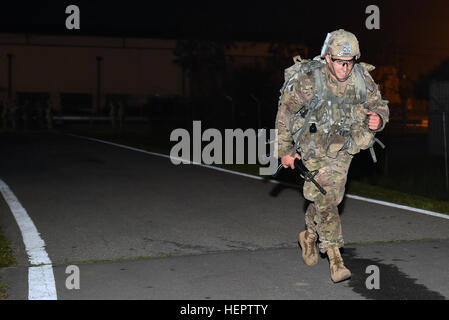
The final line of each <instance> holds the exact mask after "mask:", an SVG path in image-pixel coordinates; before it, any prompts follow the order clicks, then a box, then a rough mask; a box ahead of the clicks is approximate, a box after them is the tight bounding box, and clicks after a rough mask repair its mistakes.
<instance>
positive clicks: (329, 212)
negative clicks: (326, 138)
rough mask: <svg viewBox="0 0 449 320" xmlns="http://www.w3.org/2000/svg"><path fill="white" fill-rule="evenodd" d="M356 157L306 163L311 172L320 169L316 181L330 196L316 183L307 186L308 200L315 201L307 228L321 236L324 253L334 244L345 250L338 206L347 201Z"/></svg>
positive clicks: (309, 183)
mask: <svg viewBox="0 0 449 320" xmlns="http://www.w3.org/2000/svg"><path fill="white" fill-rule="evenodd" d="M352 158H353V156H352V155H350V154H346V155H343V156H341V157H339V158H338V159H332V158H329V157H324V158H322V159H309V160H307V161H304V165H305V166H306V167H307V168H308V169H309V170H316V169H318V170H319V171H318V174H317V175H316V176H315V180H316V181H317V182H318V183H319V184H320V185H321V186H322V187H323V188H324V190H326V195H323V194H322V193H321V192H320V191H319V190H318V188H317V187H315V185H314V184H313V183H312V182H305V183H304V188H303V192H304V198H306V199H307V200H309V201H312V203H310V204H309V206H308V208H307V210H306V215H305V221H306V226H307V229H308V230H309V232H313V233H315V234H318V236H319V239H320V244H319V248H320V251H321V252H322V253H325V252H326V251H327V249H328V247H329V246H330V245H336V246H338V247H343V244H344V242H343V236H342V228H341V223H340V215H339V213H338V208H337V207H338V205H339V204H340V203H341V201H342V200H343V196H344V193H345V184H346V179H347V175H348V170H349V165H350V164H351V160H352Z"/></svg>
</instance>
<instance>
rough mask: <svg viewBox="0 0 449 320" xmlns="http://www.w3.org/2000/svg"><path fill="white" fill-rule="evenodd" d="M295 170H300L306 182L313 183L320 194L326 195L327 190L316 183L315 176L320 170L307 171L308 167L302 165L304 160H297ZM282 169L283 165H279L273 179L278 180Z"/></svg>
mask: <svg viewBox="0 0 449 320" xmlns="http://www.w3.org/2000/svg"><path fill="white" fill-rule="evenodd" d="M294 163H295V169H298V170H299V174H300V176H301V177H302V178H303V179H304V180H305V181H310V182H312V183H313V184H314V185H315V186H316V187H317V188H318V190H320V192H321V193H322V194H323V195H326V190H324V189H323V187H322V186H320V184H319V183H318V182H316V180H315V176H316V175H317V174H318V170H313V171H310V170H309V169H307V167H306V166H305V165H304V163H302V160H300V159H298V158H295V162H294ZM281 168H283V165H282V163H281V164H279V166H278V168H277V170H276V172H275V173H274V174H273V178H276V176H277V175H278V174H279V172H280V171H281Z"/></svg>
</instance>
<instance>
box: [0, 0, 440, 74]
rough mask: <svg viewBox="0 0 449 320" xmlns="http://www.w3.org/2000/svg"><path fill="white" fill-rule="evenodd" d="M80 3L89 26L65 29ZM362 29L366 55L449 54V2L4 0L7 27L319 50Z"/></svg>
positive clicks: (429, 62)
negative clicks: (374, 22)
mask: <svg viewBox="0 0 449 320" xmlns="http://www.w3.org/2000/svg"><path fill="white" fill-rule="evenodd" d="M69 4H76V5H78V6H79V8H80V12H81V29H80V30H67V29H65V19H66V17H67V14H66V13H65V8H66V7H67V6H68V5H69ZM370 4H375V5H377V6H378V7H379V9H380V30H368V29H367V28H366V27H365V20H366V19H367V17H368V14H366V13H365V9H366V7H367V6H368V5H370ZM339 28H344V29H346V30H349V31H351V32H353V33H354V34H356V35H357V37H358V38H359V40H360V46H361V50H362V60H368V61H371V60H373V59H374V60H379V56H380V57H381V59H384V60H387V61H386V62H388V63H392V64H393V63H399V62H400V61H398V60H401V57H402V56H407V57H414V59H416V61H418V63H420V62H419V61H420V59H421V60H422V59H425V60H426V61H424V64H426V68H430V67H431V66H435V65H436V64H438V63H439V62H440V61H441V60H443V59H444V58H445V57H446V58H447V57H449V37H448V34H449V2H448V1H446V0H428V1H422V0H419V1H417V0H412V1H365V0H362V1H360V0H352V1H338V2H335V3H332V2H318V1H283V2H279V1H276V2H256V1H250V2H247V1H221V2H216V1H209V2H205V1H183V2H181V1H176V2H172V1H160V2H155V1H115V2H113V1H75V0H72V1H66V0H59V1H34V2H31V1H20V0H19V1H11V2H9V3H2V9H1V12H0V32H27V33H47V34H48V33H50V34H63V35H102V36H136V37H154V38H171V39H206V40H214V41H219V40H231V41H237V40H249V41H272V42H281V41H285V42H299V43H304V44H306V45H307V46H309V48H310V52H311V54H313V55H315V54H318V53H319V51H320V49H321V46H322V43H323V40H324V38H325V36H326V34H327V32H330V31H333V30H336V29H339Z"/></svg>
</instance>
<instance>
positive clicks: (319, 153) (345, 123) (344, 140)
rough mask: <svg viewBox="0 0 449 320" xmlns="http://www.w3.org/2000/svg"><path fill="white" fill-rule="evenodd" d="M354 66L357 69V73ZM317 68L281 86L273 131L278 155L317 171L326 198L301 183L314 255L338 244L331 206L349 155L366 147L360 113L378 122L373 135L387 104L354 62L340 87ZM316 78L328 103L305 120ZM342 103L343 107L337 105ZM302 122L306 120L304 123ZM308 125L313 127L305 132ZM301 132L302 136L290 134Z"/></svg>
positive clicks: (338, 197) (368, 136) (368, 137)
mask: <svg viewBox="0 0 449 320" xmlns="http://www.w3.org/2000/svg"><path fill="white" fill-rule="evenodd" d="M356 66H357V67H356ZM355 68H358V70H359V71H358V75H357V73H356V72H355V71H354V69H355ZM317 69H318V70H317V72H315V73H314V72H309V73H303V74H299V75H298V77H297V78H296V79H295V80H293V81H291V82H289V83H288V84H287V85H286V86H285V88H283V91H282V95H281V99H280V101H279V109H278V113H277V117H276V128H277V130H278V148H279V149H278V151H279V153H278V155H279V157H283V156H285V155H288V154H290V155H292V156H293V155H294V154H295V153H296V152H298V153H299V154H300V155H301V158H302V160H303V162H304V165H305V166H306V167H307V168H308V169H309V170H315V169H318V170H319V173H318V174H317V176H316V177H315V179H316V180H317V182H318V183H319V184H320V185H321V186H322V187H323V188H324V189H325V190H326V192H327V194H326V195H323V194H322V193H321V192H320V191H319V190H318V189H317V188H316V187H315V186H314V185H313V184H312V183H311V182H305V183H304V189H303V192H304V197H305V198H306V199H307V200H310V201H312V203H311V204H310V205H309V206H308V208H307V210H306V214H305V221H306V225H307V229H308V232H310V233H313V234H318V236H319V239H320V245H319V248H320V251H321V252H322V253H325V252H326V251H327V249H328V248H329V247H330V246H338V247H342V246H343V236H342V230H341V223H340V216H339V213H338V208H337V206H338V205H339V204H340V202H341V201H342V199H343V196H344V192H345V184H346V179H347V174H348V170H349V166H350V164H351V160H352V158H353V156H354V154H356V153H358V152H359V151H360V150H361V149H366V148H368V147H369V146H370V145H372V141H373V140H372V139H373V136H374V131H371V130H370V129H369V128H368V126H367V124H366V111H367V110H368V109H369V110H372V111H374V112H375V113H377V114H378V115H379V116H380V118H381V121H382V123H381V125H380V127H379V128H378V129H377V130H376V131H375V132H377V131H381V130H383V128H384V127H385V125H386V123H387V122H388V117H389V110H388V106H387V103H388V101H386V100H383V99H382V97H381V94H380V92H379V90H378V86H377V85H376V83H375V82H374V80H373V79H372V78H371V76H370V75H369V71H371V70H372V69H374V67H373V66H371V65H368V64H364V63H360V64H358V65H357V64H355V65H354V67H353V70H352V72H351V74H350V76H349V78H348V79H347V81H346V82H345V83H344V84H343V83H340V82H338V81H336V80H335V79H334V78H332V77H331V74H330V71H329V70H328V67H327V64H325V63H322V64H321V66H319V67H318V68H317ZM360 75H363V77H362V78H363V80H364V85H365V86H366V91H364V92H366V95H365V96H364V98H365V99H363V100H364V103H363V102H362V101H361V100H360V99H359V98H360V95H362V94H360V92H359V91H360V90H358V85H357V81H360V78H361V77H360ZM318 76H319V79H320V80H319V81H320V83H321V84H322V86H323V88H324V91H325V92H326V94H327V96H326V99H328V100H326V99H325V100H326V101H324V102H325V103H321V105H320V106H319V107H317V108H316V110H315V111H314V114H313V116H311V117H309V118H307V117H305V115H304V113H305V112H310V110H308V111H307V108H308V107H309V106H310V104H311V101H312V99H313V98H314V97H315V96H316V92H317V88H315V87H316V79H315V78H316V77H318ZM358 78H359V79H358ZM343 99H347V100H345V101H346V102H349V103H345V102H342V101H343ZM331 101H332V102H331ZM348 115H350V116H348ZM306 119H309V121H308V123H306ZM311 122H313V125H314V126H315V128H316V129H314V130H311V129H309V126H311ZM301 128H303V129H304V131H303V134H302V135H301V136H299V137H298V136H295V133H296V132H298V131H299V130H300V129H301ZM343 129H344V130H343Z"/></svg>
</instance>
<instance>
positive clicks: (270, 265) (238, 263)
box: [0, 133, 449, 301]
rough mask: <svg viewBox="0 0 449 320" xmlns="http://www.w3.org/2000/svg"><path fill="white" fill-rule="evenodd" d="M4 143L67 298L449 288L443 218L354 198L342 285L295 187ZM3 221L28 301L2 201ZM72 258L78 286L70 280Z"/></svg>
mask: <svg viewBox="0 0 449 320" xmlns="http://www.w3.org/2000/svg"><path fill="white" fill-rule="evenodd" d="M0 150H1V152H2V157H0V179H2V180H3V181H4V182H5V183H7V184H8V185H9V187H10V188H11V190H12V191H13V192H14V194H15V195H16V196H17V198H18V199H19V201H20V203H21V204H22V206H23V207H24V208H25V209H26V210H27V212H28V214H29V216H30V217H31V219H32V220H33V222H34V224H35V225H36V228H37V230H38V231H39V233H40V235H41V237H42V239H43V240H44V241H45V243H46V251H47V252H48V255H49V257H50V259H51V261H52V263H53V271H54V275H55V279H56V289H57V296H58V299H61V300H71V299H138V300H143V299H169V300H171V299H175V300H178V299H199V300H204V301H208V300H215V299H217V300H218V299H224V300H227V299H261V300H279V299H285V300H304V299H320V300H321V299H347V300H363V299H446V300H447V299H448V298H449V267H448V266H449V220H447V219H442V218H438V217H432V216H427V215H424V214H419V213H415V212H411V211H407V210H402V209H397V208H392V207H387V206H382V205H377V204H372V203H368V202H364V201H359V200H353V199H348V198H346V199H345V201H344V203H343V205H342V213H341V218H342V225H343V234H344V238H345V242H346V246H345V248H344V252H343V258H344V260H345V264H346V265H347V267H348V268H349V269H350V270H351V271H352V274H353V276H352V278H351V279H350V280H347V281H344V282H342V283H339V284H334V283H333V282H332V281H331V279H330V275H329V265H328V261H327V259H326V258H324V257H321V259H320V261H319V263H318V265H316V266H314V267H307V266H306V265H304V263H303V262H302V260H301V258H300V254H301V250H300V249H299V248H298V245H297V242H296V235H297V233H298V232H299V231H302V230H303V229H304V214H303V212H304V206H305V204H304V199H303V197H302V196H301V191H300V190H299V189H296V188H291V187H287V186H281V185H277V184H273V183H269V182H264V181H259V180H253V179H250V178H247V177H242V176H237V175H232V174H229V173H224V172H219V171H215V170H212V169H208V168H204V167H199V166H194V165H180V166H175V165H173V164H172V163H171V162H170V161H169V160H168V159H167V158H162V157H157V156H151V155H148V154H143V153H139V152H136V151H131V150H126V149H122V148H119V147H116V146H111V145H106V144H102V143H99V142H94V141H88V140H84V139H80V138H76V137H71V136H66V135H62V134H58V133H33V134H2V135H0ZM0 226H1V228H2V230H3V233H4V235H5V236H6V237H7V238H8V240H9V241H10V243H11V246H12V249H13V251H14V254H15V256H16V259H17V266H14V267H10V268H3V269H0V278H1V280H2V281H3V282H4V283H5V284H6V285H7V287H8V288H7V294H8V299H12V300H16V299H17V300H20V299H27V297H28V267H29V262H28V258H27V255H26V252H25V249H24V245H23V241H22V236H21V233H20V230H19V228H18V226H17V223H16V222H15V220H14V218H13V216H12V214H11V211H10V209H9V207H8V206H7V204H6V202H5V201H4V199H3V198H1V199H0ZM69 265H76V266H78V267H79V270H80V289H72V290H69V289H67V287H66V279H67V277H68V274H67V273H66V268H67V266H69ZM370 266H375V267H377V268H378V271H379V272H378V274H379V279H380V280H379V288H378V289H377V288H372V289H368V288H367V283H372V281H371V280H370V279H372V278H370V276H371V271H370V270H371V269H369V267H370ZM370 281H371V282H370Z"/></svg>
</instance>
